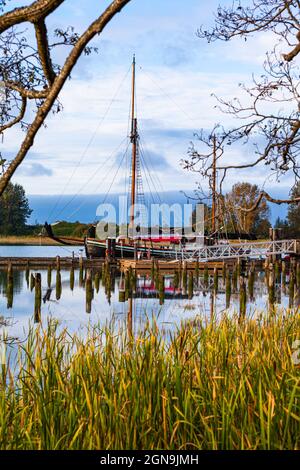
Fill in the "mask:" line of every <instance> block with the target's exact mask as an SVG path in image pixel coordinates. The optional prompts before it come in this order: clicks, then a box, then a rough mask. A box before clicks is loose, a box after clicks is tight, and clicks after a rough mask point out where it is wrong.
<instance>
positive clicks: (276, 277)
mask: <svg viewBox="0 0 300 470" xmlns="http://www.w3.org/2000/svg"><path fill="white" fill-rule="evenodd" d="M280 277H281V265H280V261H279V260H276V261H275V263H274V282H275V283H276V284H277V283H280V281H281V279H280Z"/></svg>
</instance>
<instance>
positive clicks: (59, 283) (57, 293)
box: [55, 269, 62, 300]
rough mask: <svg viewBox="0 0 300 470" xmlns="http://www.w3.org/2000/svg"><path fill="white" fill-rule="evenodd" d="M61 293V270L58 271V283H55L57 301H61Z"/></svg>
mask: <svg viewBox="0 0 300 470" xmlns="http://www.w3.org/2000/svg"><path fill="white" fill-rule="evenodd" d="M61 292H62V286H61V273H60V270H59V269H58V270H57V271H56V283H55V297H56V300H60V298H61Z"/></svg>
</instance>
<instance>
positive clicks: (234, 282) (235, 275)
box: [232, 264, 238, 292]
mask: <svg viewBox="0 0 300 470" xmlns="http://www.w3.org/2000/svg"><path fill="white" fill-rule="evenodd" d="M237 281H238V271H237V265H236V264H235V265H234V267H233V272H232V289H233V291H234V292H236V291H237Z"/></svg>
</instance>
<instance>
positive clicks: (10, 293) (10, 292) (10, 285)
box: [6, 262, 14, 308]
mask: <svg viewBox="0 0 300 470" xmlns="http://www.w3.org/2000/svg"><path fill="white" fill-rule="evenodd" d="M6 297H7V308H12V306H13V301H14V275H13V268H12V264H11V262H9V263H8V265H7V285H6Z"/></svg>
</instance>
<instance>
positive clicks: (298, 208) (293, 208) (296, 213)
mask: <svg viewBox="0 0 300 470" xmlns="http://www.w3.org/2000/svg"><path fill="white" fill-rule="evenodd" d="M299 196H300V181H299V182H298V184H297V185H295V187H294V189H293V191H292V197H293V198H296V197H299ZM287 220H288V224H289V227H290V232H291V236H292V237H296V238H300V202H295V203H294V204H291V205H290V207H289V210H288V215H287Z"/></svg>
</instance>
